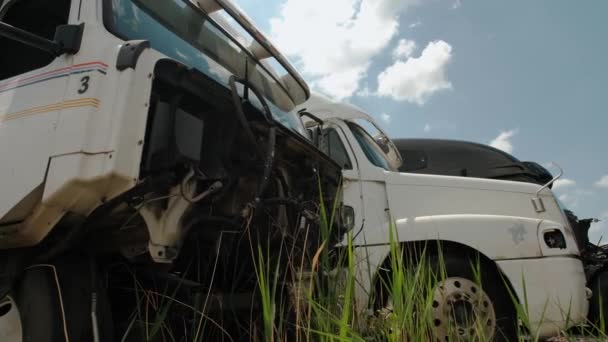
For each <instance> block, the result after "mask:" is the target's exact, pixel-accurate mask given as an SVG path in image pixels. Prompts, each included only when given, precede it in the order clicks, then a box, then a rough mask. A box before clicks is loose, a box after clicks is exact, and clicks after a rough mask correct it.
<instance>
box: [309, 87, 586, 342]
mask: <svg viewBox="0 0 608 342" xmlns="http://www.w3.org/2000/svg"><path fill="white" fill-rule="evenodd" d="M299 110H300V111H301V113H308V114H311V115H312V116H315V117H316V118H317V119H316V120H311V121H309V122H307V127H308V129H309V130H310V132H311V137H312V139H313V140H315V141H316V142H317V143H318V144H319V146H321V149H323V150H324V151H326V152H327V153H328V154H329V156H330V157H331V158H333V159H334V161H336V162H337V163H338V164H340V165H341V166H342V168H343V171H342V174H343V202H344V205H345V206H346V207H350V208H352V212H353V216H354V217H352V218H351V220H350V221H352V222H353V224H352V225H350V227H351V231H350V233H349V234H347V235H345V239H344V241H342V243H341V244H339V245H338V246H345V245H348V244H349V243H350V244H352V246H353V247H354V253H355V255H356V256H357V258H358V259H357V261H356V262H355V263H354V265H355V268H356V277H357V281H356V283H357V291H356V301H355V302H356V304H355V305H356V306H357V307H358V309H359V310H360V312H373V313H374V314H377V313H378V312H386V310H387V309H390V310H392V309H393V303H392V302H391V298H388V299H387V298H386V297H385V298H382V296H381V295H379V292H382V289H383V287H385V286H386V283H387V279H391V273H392V272H395V270H393V269H391V267H393V266H394V265H395V264H399V263H395V262H394V260H392V261H391V260H390V259H391V258H394V257H395V256H394V253H391V245H392V244H393V242H397V243H398V245H399V247H400V248H401V249H402V250H403V251H404V254H407V253H414V254H417V253H421V252H420V251H423V250H424V251H428V254H429V255H430V256H429V258H430V259H431V260H437V255H441V258H442V259H443V261H442V262H441V263H442V265H444V267H445V272H446V274H445V276H444V278H443V279H442V280H441V281H440V280H437V281H436V282H435V284H434V290H433V291H435V292H433V296H434V297H433V305H432V307H433V308H432V309H431V316H433V317H431V322H434V326H433V327H432V330H433V335H434V337H436V338H437V339H438V340H444V339H445V340H447V339H448V338H450V337H451V335H450V333H449V332H448V331H449V327H446V326H451V328H453V331H456V332H457V335H458V336H457V337H459V338H464V340H468V339H471V338H474V337H473V336H472V335H469V331H472V330H473V329H470V328H471V324H470V322H469V323H465V321H463V320H462V319H460V318H459V316H458V315H459V313H462V312H463V308H466V309H465V310H464V311H466V312H468V314H467V315H468V316H469V317H477V318H476V319H477V320H478V322H477V323H478V324H481V326H483V327H486V328H485V336H486V337H487V336H493V337H494V338H495V339H496V340H506V341H509V340H512V339H513V338H515V337H514V336H515V334H516V333H515V329H517V320H518V318H517V316H519V315H516V314H515V312H514V306H517V305H518V304H519V305H522V306H525V307H526V308H527V309H526V310H527V311H526V316H527V322H528V323H529V324H527V327H526V328H527V329H529V331H530V332H531V333H532V334H534V335H535V334H538V335H539V336H541V337H549V336H554V335H557V334H558V333H559V332H560V331H563V330H566V329H568V328H570V327H572V326H575V325H579V324H583V323H585V321H586V316H587V311H588V298H589V296H590V290H589V289H588V288H586V280H585V272H584V269H583V264H582V262H581V260H580V251H579V249H578V247H577V243H576V240H575V234H574V232H573V231H572V229H571V227H570V226H569V225H568V222H567V219H566V216H565V214H564V212H563V211H562V209H561V208H560V206H559V204H558V201H557V200H556V198H555V196H554V194H553V193H552V192H551V190H550V189H549V187H548V186H549V185H550V182H549V184H545V185H538V184H533V183H524V182H514V181H505V180H493V179H482V178H472V177H460V176H446V175H433V174H414V173H407V172H405V173H402V172H399V171H398V168H399V167H402V164H407V163H409V162H410V161H409V160H408V159H405V160H401V157H400V153H399V151H398V149H397V147H396V146H395V144H393V142H392V141H391V140H390V138H389V137H388V136H387V135H386V134H385V133H384V132H383V130H382V129H381V128H380V127H379V126H378V125H377V124H376V123H375V122H374V120H373V119H372V118H371V117H370V116H369V115H368V114H366V113H365V112H364V111H363V110H361V109H359V108H357V107H354V106H352V105H349V104H344V103H336V102H333V101H331V100H329V99H327V98H324V97H322V96H320V95H313V97H312V98H311V99H310V100H309V101H308V102H307V103H305V104H304V105H302V106H300V107H299ZM308 114H307V115H308ZM347 239H351V242H348V241H347ZM415 260H420V258H419V257H418V258H416V259H415ZM435 262H436V263H437V261H435ZM476 262H478V263H479V264H480V265H481V266H480V267H481V269H482V271H483V272H482V274H483V277H484V279H482V285H483V289H484V290H483V291H482V292H483V294H482V295H480V294H479V291H478V290H477V289H478V287H476V286H475V281H474V279H473V278H474V275H473V274H472V273H471V272H470V267H471V264H475V263H476ZM404 263H406V264H407V261H404ZM431 263H432V262H431ZM415 266H416V265H412V264H410V265H409V267H410V268H414V267H415ZM435 266H437V265H435ZM407 267H408V266H407V265H406V268H407ZM467 269H468V271H467ZM385 292H388V291H385ZM479 296H481V298H483V300H469V299H470V298H478V299H479V298H480V297H479ZM480 303H483V305H482V304H480ZM488 307H489V308H491V309H490V310H488V309H487V308H488ZM366 310H367V311H366ZM467 310H468V311H467ZM520 318H521V317H520ZM479 321H480V322H479Z"/></svg>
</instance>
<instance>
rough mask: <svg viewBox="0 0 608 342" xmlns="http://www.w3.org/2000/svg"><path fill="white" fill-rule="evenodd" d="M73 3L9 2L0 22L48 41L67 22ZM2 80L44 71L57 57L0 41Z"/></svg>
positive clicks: (19, 0)
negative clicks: (43, 68) (39, 70)
mask: <svg viewBox="0 0 608 342" xmlns="http://www.w3.org/2000/svg"><path fill="white" fill-rule="evenodd" d="M69 14H70V0H56V1H48V0H17V1H8V2H6V3H5V5H4V7H3V8H2V9H1V10H0V21H3V22H5V23H7V24H10V25H13V26H15V27H17V28H20V29H22V30H25V31H28V32H30V33H33V34H36V35H39V36H41V37H44V38H46V39H49V40H53V38H54V37H55V29H56V28H57V26H59V25H65V24H67V23H68V18H69ZM0 46H2V53H1V54H0V80H3V79H6V78H9V77H13V76H16V75H19V74H23V73H26V72H28V71H32V70H35V69H39V68H42V67H44V66H46V65H48V64H49V63H51V62H52V61H53V60H54V59H55V57H54V56H53V55H51V54H49V53H46V52H42V51H40V50H38V49H35V48H33V47H29V46H27V45H25V44H23V43H20V42H18V41H15V40H12V39H8V38H0Z"/></svg>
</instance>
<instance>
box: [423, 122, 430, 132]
mask: <svg viewBox="0 0 608 342" xmlns="http://www.w3.org/2000/svg"><path fill="white" fill-rule="evenodd" d="M430 131H431V125H429V124H428V123H427V124H426V125H424V133H428V132H430Z"/></svg>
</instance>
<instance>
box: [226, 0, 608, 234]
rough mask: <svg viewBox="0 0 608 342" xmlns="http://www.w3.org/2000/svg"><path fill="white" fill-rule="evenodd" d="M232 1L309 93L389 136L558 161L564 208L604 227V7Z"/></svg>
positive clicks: (560, 2) (607, 114)
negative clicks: (358, 110) (351, 109)
mask: <svg viewBox="0 0 608 342" xmlns="http://www.w3.org/2000/svg"><path fill="white" fill-rule="evenodd" d="M236 2H237V3H238V5H239V6H240V7H241V8H242V9H243V10H244V11H245V12H246V13H247V14H248V15H249V16H251V17H252V19H253V20H254V21H255V22H256V23H257V24H258V26H259V27H260V28H261V29H262V30H263V31H265V32H266V33H267V34H268V35H269V36H270V37H271V38H272V39H273V40H274V41H275V42H276V44H277V45H278V47H279V48H280V49H281V50H283V51H284V52H285V53H286V54H287V55H288V56H289V58H290V59H291V60H292V61H293V62H294V63H295V64H296V66H298V68H299V69H300V70H301V72H302V73H303V74H304V76H305V78H306V79H307V80H308V81H309V82H310V83H311V85H312V87H313V89H314V90H317V91H320V92H323V93H325V94H326V95H329V96H332V97H334V98H336V99H340V100H343V101H347V102H351V103H353V104H355V105H358V106H360V107H362V108H364V109H365V110H367V111H368V112H369V113H370V114H372V115H373V116H375V117H376V118H377V120H378V121H379V122H381V123H382V124H383V125H384V126H385V127H386V129H387V131H388V132H389V134H390V135H391V136H392V137H431V138H453V139H463V140H471V141H476V142H481V143H487V144H489V143H493V145H494V146H497V147H499V148H502V149H504V150H506V151H508V152H511V153H512V154H514V155H515V156H516V157H517V158H519V159H521V160H533V161H536V162H539V163H541V164H548V163H549V162H551V161H554V162H557V163H558V164H559V165H560V166H562V168H563V169H564V170H565V175H564V178H563V179H562V181H561V182H560V183H559V184H558V186H557V187H556V189H555V191H556V192H557V193H558V195H559V196H560V198H561V199H562V200H563V202H564V203H566V204H567V205H568V206H569V207H571V208H572V209H573V210H574V211H575V213H576V214H577V215H579V217H600V218H603V219H605V220H608V153H607V152H606V148H608V136H607V130H608V87H607V85H606V82H607V81H608V65H607V63H608V20H606V13H608V1H600V0H595V1H576V2H574V1H565V0H545V1H523V0H522V1H497V0H487V1H466V0H460V1H458V0H264V1H263V2H261V1H259V0H236ZM262 3H263V5H262ZM603 177H605V178H603ZM602 234H603V235H604V236H605V239H604V240H608V223H607V222H606V221H603V222H601V223H599V224H596V225H595V226H594V232H593V237H594V238H595V239H599V236H601V235H602Z"/></svg>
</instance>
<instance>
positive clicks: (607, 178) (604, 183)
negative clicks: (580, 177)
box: [595, 175, 608, 189]
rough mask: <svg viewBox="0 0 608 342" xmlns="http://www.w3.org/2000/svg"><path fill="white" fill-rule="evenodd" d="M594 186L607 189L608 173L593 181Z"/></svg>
mask: <svg viewBox="0 0 608 342" xmlns="http://www.w3.org/2000/svg"><path fill="white" fill-rule="evenodd" d="M595 186H597V187H598V188H604V189H608V175H605V176H603V177H602V178H600V180H598V181H597V182H595Z"/></svg>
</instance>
